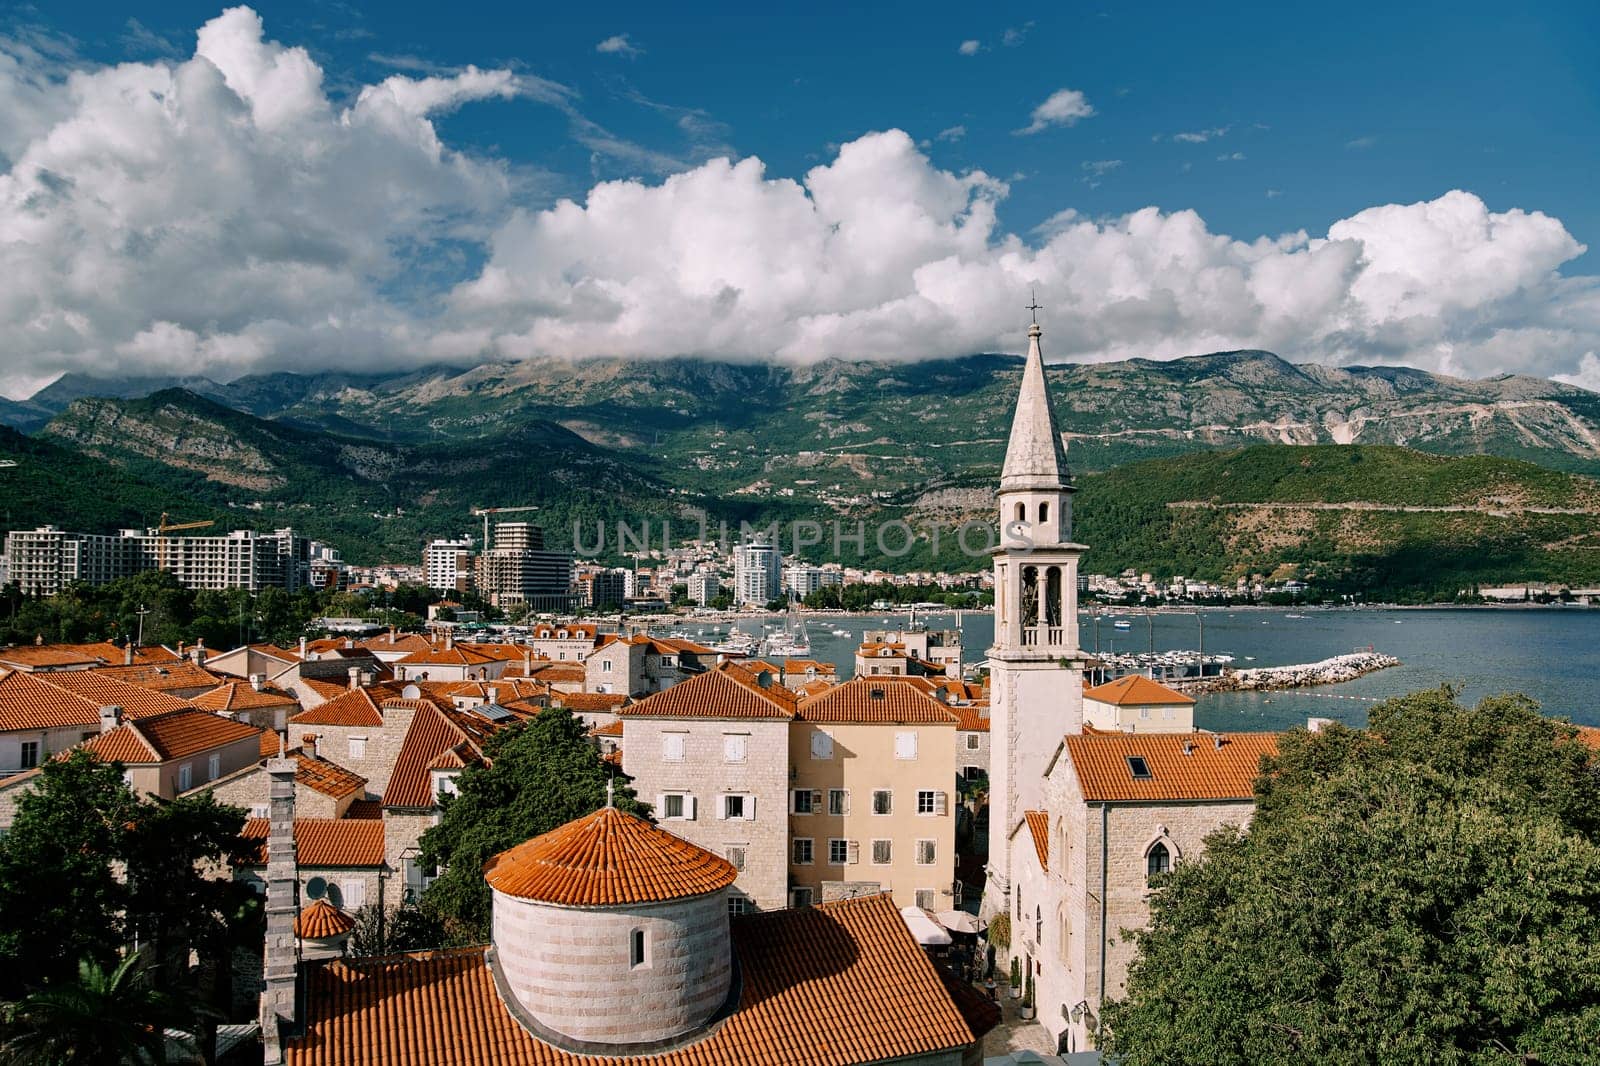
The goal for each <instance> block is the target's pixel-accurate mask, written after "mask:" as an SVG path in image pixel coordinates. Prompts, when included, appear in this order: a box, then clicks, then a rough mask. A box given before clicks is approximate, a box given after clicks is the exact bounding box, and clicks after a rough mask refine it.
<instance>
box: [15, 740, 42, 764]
mask: <svg viewBox="0 0 1600 1066" xmlns="http://www.w3.org/2000/svg"><path fill="white" fill-rule="evenodd" d="M18 765H20V766H21V767H22V768H23V769H24V770H32V769H33V768H34V767H35V766H38V765H39V742H38V741H37V740H24V741H23V742H22V761H21V762H20V763H19V764H18Z"/></svg>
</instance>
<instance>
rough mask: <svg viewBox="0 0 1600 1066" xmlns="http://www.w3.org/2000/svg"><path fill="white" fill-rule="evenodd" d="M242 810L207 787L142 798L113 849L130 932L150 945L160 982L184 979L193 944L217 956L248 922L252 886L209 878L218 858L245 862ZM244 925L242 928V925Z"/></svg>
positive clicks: (171, 986) (174, 982) (174, 985)
mask: <svg viewBox="0 0 1600 1066" xmlns="http://www.w3.org/2000/svg"><path fill="white" fill-rule="evenodd" d="M244 820H245V811H244V810H243V808H240V807H230V806H226V805H224V804H219V803H218V802H217V801H216V799H215V798H214V797H213V796H212V795H211V793H209V792H206V793H202V794H200V795H198V796H190V797H185V798H180V799H176V800H172V801H170V802H154V803H141V804H139V805H138V806H137V807H135V809H134V813H133V817H132V818H130V819H129V820H128V822H127V824H126V826H125V827H124V830H123V832H122V834H121V838H120V841H119V846H118V851H119V853H120V856H121V858H122V861H123V864H124V868H125V870H126V884H127V920H128V925H129V929H128V932H129V933H130V934H131V935H132V936H133V937H135V938H136V940H137V942H138V943H139V944H141V945H144V946H147V947H148V950H149V953H150V956H151V958H152V960H153V961H154V967H155V972H154V975H153V976H154V978H155V980H156V982H157V984H158V985H160V986H161V987H163V988H167V989H175V988H177V987H178V986H180V985H182V984H185V983H186V976H187V972H188V963H189V952H190V950H191V949H194V950H197V951H199V952H201V953H202V954H203V955H206V956H208V957H211V958H219V957H221V956H222V955H223V954H224V953H225V952H226V951H227V950H228V949H229V948H231V947H232V946H233V945H234V944H235V943H236V942H237V940H236V938H235V936H234V935H233V934H234V932H235V930H237V931H239V932H240V933H243V932H245V931H247V929H248V928H249V927H250V926H251V925H252V924H253V923H250V922H249V920H248V918H247V917H246V915H248V914H250V913H253V911H254V910H255V909H256V908H255V907H254V906H253V905H255V904H256V903H257V897H256V894H255V893H254V892H252V891H251V890H250V888H249V886H247V885H245V884H244V883H243V882H239V881H235V880H233V879H231V878H219V877H208V876H206V873H205V868H206V867H207V866H210V865H213V864H215V863H216V861H217V860H218V859H226V860H227V861H229V862H230V863H237V862H242V861H244V860H245V858H246V857H247V854H248V852H249V851H250V850H252V849H251V848H250V847H248V846H247V845H246V844H245V842H244V841H243V840H241V839H240V837H239V831H240V830H241V829H243V828H244ZM241 925H244V926H245V927H246V928H245V929H241V928H240V926H241Z"/></svg>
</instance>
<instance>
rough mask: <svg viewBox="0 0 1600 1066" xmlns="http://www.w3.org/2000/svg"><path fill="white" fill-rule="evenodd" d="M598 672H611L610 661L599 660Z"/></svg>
mask: <svg viewBox="0 0 1600 1066" xmlns="http://www.w3.org/2000/svg"><path fill="white" fill-rule="evenodd" d="M600 672H601V673H602V674H609V673H610V672H611V660H610V659H601V660H600Z"/></svg>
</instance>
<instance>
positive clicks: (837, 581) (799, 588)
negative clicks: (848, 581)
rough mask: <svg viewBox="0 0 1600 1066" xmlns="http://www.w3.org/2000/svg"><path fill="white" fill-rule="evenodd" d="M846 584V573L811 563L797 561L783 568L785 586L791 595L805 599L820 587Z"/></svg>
mask: <svg viewBox="0 0 1600 1066" xmlns="http://www.w3.org/2000/svg"><path fill="white" fill-rule="evenodd" d="M842 584H844V574H843V573H842V572H840V571H838V570H827V569H824V568H823V567H820V566H812V565H810V564H809V563H795V564H794V565H792V566H786V567H784V568H783V587H784V590H785V591H786V592H788V593H789V594H790V595H791V596H794V597H796V598H798V599H802V600H803V599H805V598H806V597H807V596H809V595H811V594H812V593H813V592H815V591H817V590H818V589H820V588H826V587H828V586H830V585H842Z"/></svg>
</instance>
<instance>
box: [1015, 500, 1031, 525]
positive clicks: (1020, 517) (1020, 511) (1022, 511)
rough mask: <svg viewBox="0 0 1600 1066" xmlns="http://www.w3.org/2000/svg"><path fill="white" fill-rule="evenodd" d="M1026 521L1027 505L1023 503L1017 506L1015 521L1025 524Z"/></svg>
mask: <svg viewBox="0 0 1600 1066" xmlns="http://www.w3.org/2000/svg"><path fill="white" fill-rule="evenodd" d="M1027 520H1028V505H1027V504H1025V503H1019V504H1017V521H1018V522H1026V521H1027Z"/></svg>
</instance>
